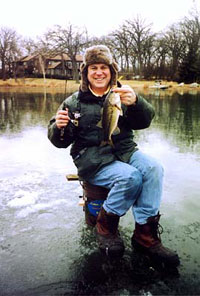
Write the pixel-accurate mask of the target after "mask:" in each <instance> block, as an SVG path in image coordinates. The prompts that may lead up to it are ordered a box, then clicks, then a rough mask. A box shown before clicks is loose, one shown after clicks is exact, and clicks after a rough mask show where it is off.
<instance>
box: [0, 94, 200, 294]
mask: <svg viewBox="0 0 200 296" xmlns="http://www.w3.org/2000/svg"><path fill="white" fill-rule="evenodd" d="M144 96H145V97H146V98H147V99H148V100H149V101H150V102H151V103H152V104H153V105H154V107H155V109H156V117H155V119H154V121H153V123H152V125H151V127H150V128H149V129H147V130H143V131H139V132H137V133H136V142H137V143H138V144H139V147H140V149H141V150H143V151H144V152H147V153H149V154H151V155H152V156H155V157H156V158H157V159H158V160H160V162H161V163H162V164H163V166H164V168H165V182H164V192H163V202H162V208H161V214H163V215H162V216H161V224H162V226H163V228H164V233H163V235H162V240H163V242H164V244H165V245H166V246H169V247H171V248H172V249H174V250H177V251H178V253H179V255H180V258H181V266H180V267H179V268H178V270H175V271H174V270H173V271H172V270H169V271H166V270H165V271H158V270H156V269H155V268H154V267H152V266H149V265H148V264H147V263H146V262H145V260H144V258H138V256H137V255H136V254H134V252H133V251H132V249H131V245H130V237H131V235H132V231H133V225H134V221H132V216H131V212H129V213H127V215H126V216H124V217H122V218H121V220H120V221H121V222H120V228H121V232H122V236H123V238H124V240H125V244H126V253H125V255H124V257H123V258H122V259H121V260H120V261H119V262H109V261H108V260H106V259H104V258H102V256H101V255H100V254H99V252H98V249H97V246H96V242H95V236H94V234H93V231H92V230H90V229H88V228H87V227H86V226H85V224H84V213H83V211H82V208H81V207H79V206H78V201H79V198H78V197H79V195H81V193H82V191H81V186H80V185H79V183H78V182H67V181H66V174H67V173H76V168H75V167H74V165H73V162H72V160H71V158H70V156H69V149H58V148H56V147H54V146H53V145H52V144H51V143H50V142H49V140H48V139H47V124H48V121H49V119H50V118H51V116H52V115H54V113H55V112H56V109H57V108H58V106H59V104H60V102H61V101H62V100H63V98H64V95H63V94H62V93H57V94H51V93H48V94H47V95H46V96H44V95H43V94H42V93H23V92H9V93H8V92H1V91H0V167H1V170H0V211H1V214H0V225H1V226H0V229H1V231H0V295H1V296H11V295H12V296H18V295H20V296H36V295H37V296H49V295H146V296H147V295H148V296H150V295H199V294H200V251H199V245H200V219H199V213H200V194H199V190H200V185H199V180H200V132H199V130H200V93H198V92H196V93H194V92H192V93H185V94H184V93H174V94H171V93H167V92H166V91H162V90H161V91H157V92H150V93H146V94H145V95H144Z"/></svg>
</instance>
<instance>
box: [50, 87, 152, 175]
mask: <svg viewBox="0 0 200 296" xmlns="http://www.w3.org/2000/svg"><path fill="white" fill-rule="evenodd" d="M104 99H105V96H103V97H96V96H94V95H93V94H92V93H91V92H90V91H89V92H81V91H79V92H76V93H74V94H72V95H71V96H70V97H68V98H67V99H65V100H64V102H63V103H62V104H61V106H60V107H59V109H62V110H65V108H68V110H69V117H70V118H71V119H72V121H70V122H69V124H68V125H67V126H66V127H65V128H62V129H59V128H57V126H56V123H55V116H54V117H53V118H52V119H51V120H50V122H49V125H48V138H49V140H50V141H51V142H52V144H53V145H55V146H56V147H58V148H67V147H68V146H69V145H71V144H72V146H71V151H70V154H71V156H72V158H73V161H74V164H75V165H76V167H77V169H78V175H79V177H80V179H82V180H89V178H90V176H91V175H94V174H95V173H96V172H97V171H98V170H99V169H100V168H101V167H103V166H104V165H106V164H109V163H111V162H113V161H114V160H121V161H123V162H128V160H129V158H130V156H131V155H132V153H133V152H134V151H135V150H137V144H136V143H135V142H134V141H133V138H134V134H133V130H139V129H144V128H147V127H149V125H150V123H151V120H152V119H153V117H154V114H155V113H154V109H153V107H152V105H151V104H149V103H148V102H147V101H146V100H145V99H144V98H142V97H141V96H137V103H136V104H135V105H132V106H128V107H127V106H125V105H122V110H123V115H122V116H120V117H119V121H118V127H119V129H120V133H119V134H117V135H113V136H112V140H113V144H114V148H113V147H111V146H110V145H105V146H100V144H101V141H102V140H103V129H102V128H100V127H98V126H97V123H98V122H99V121H100V120H101V114H102V112H101V108H102V107H103V102H104ZM79 115H80V117H79ZM76 117H79V118H77V119H76ZM74 119H75V122H74V121H73V120H74ZM77 122H78V124H76V123H77Z"/></svg>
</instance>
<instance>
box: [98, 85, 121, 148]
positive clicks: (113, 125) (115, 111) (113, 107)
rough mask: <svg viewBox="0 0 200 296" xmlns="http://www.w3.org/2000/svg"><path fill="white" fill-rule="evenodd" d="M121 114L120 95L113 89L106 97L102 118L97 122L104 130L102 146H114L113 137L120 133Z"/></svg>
mask: <svg viewBox="0 0 200 296" xmlns="http://www.w3.org/2000/svg"><path fill="white" fill-rule="evenodd" d="M120 115H122V108H121V100H120V95H119V94H118V93H115V92H113V91H112V90H111V91H109V93H108V94H107V96H106V98H105V101H104V104H103V111H102V116H101V120H100V121H99V122H98V124H97V126H98V127H101V128H103V130H104V139H103V141H102V142H101V144H100V146H104V145H106V144H109V145H111V146H112V147H114V144H113V141H112V138H111V137H112V135H116V134H119V133H120V129H119V127H118V126H117V124H118V119H119V116H120Z"/></svg>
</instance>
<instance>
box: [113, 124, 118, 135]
mask: <svg viewBox="0 0 200 296" xmlns="http://www.w3.org/2000/svg"><path fill="white" fill-rule="evenodd" d="M119 133H120V129H119V128H118V126H117V127H116V128H115V130H114V131H113V135H118V134H119Z"/></svg>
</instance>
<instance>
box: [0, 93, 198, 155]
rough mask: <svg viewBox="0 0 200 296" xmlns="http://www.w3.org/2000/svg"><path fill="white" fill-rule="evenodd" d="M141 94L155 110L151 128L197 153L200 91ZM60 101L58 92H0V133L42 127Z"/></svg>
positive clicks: (60, 97) (61, 95)
mask: <svg viewBox="0 0 200 296" xmlns="http://www.w3.org/2000/svg"><path fill="white" fill-rule="evenodd" d="M145 97H147V98H148V100H149V101H150V102H151V103H152V104H153V105H154V107H155V110H156V117H155V119H154V121H153V123H152V126H151V127H152V128H155V129H156V130H159V131H161V132H162V133H163V134H164V136H165V138H166V139H168V140H169V141H171V142H172V143H173V144H175V145H176V146H178V147H180V149H181V150H182V151H187V149H189V150H190V151H194V152H195V153H200V133H199V126H200V116H199V114H200V103H199V102H200V93H198V92H197V93H196V94H190V93H185V94H182V95H180V94H178V93H173V94H170V95H167V94H165V95H164V92H158V93H156V92H154V93H146V94H145ZM62 100H63V94H62V93H60V94H51V93H47V94H46V95H45V96H44V94H43V93H0V115H1V117H0V133H1V134H3V133H16V132H20V131H22V130H23V129H24V128H26V127H30V126H35V125H40V126H44V127H46V124H47V122H48V120H49V119H50V118H51V116H52V115H53V114H54V113H55V111H56V109H57V108H58V106H59V104H60V103H61V102H62ZM139 134H140V133H139Z"/></svg>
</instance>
